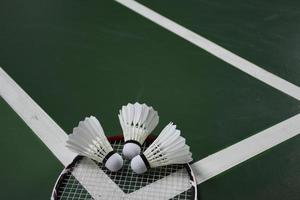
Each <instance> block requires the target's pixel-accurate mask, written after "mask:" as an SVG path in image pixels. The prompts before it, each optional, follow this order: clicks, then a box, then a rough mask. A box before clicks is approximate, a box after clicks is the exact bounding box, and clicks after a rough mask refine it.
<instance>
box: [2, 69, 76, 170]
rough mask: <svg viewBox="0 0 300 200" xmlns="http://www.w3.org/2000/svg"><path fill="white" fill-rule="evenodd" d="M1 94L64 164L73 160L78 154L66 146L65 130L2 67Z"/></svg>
mask: <svg viewBox="0 0 300 200" xmlns="http://www.w3.org/2000/svg"><path fill="white" fill-rule="evenodd" d="M0 95H1V97H2V98H3V99H4V100H5V101H6V102H7V103H8V104H9V105H10V107H11V108H12V109H13V110H14V111H15V112H16V113H17V114H18V115H19V116H20V117H21V118H22V119H23V120H24V121H25V123H26V124H27V125H28V126H29V127H30V128H31V129H32V131H33V132H34V133H35V134H36V135H37V136H38V137H39V138H40V139H41V140H42V141H43V143H44V144H45V145H46V146H47V147H48V149H50V151H52V153H53V154H54V155H55V156H56V157H57V159H58V160H59V161H60V162H61V163H62V164H63V165H64V166H67V165H68V164H70V163H71V162H72V160H73V159H74V157H75V156H76V155H75V154H74V153H72V152H71V151H69V150H68V149H67V148H66V147H65V142H66V140H67V135H66V134H65V132H64V131H63V130H62V129H61V128H60V127H59V126H58V125H57V124H56V123H55V121H54V120H53V119H51V117H49V115H48V114H47V113H46V112H45V111H44V110H43V109H42V108H41V107H40V106H39V105H38V104H37V103H36V102H34V101H33V100H32V98H31V97H30V96H29V95H28V94H27V93H26V92H25V91H24V90H23V89H22V88H21V87H20V86H19V85H18V84H17V83H16V82H15V81H14V80H13V79H12V78H11V77H9V75H8V74H6V72H5V71H4V70H3V69H2V68H1V67H0Z"/></svg>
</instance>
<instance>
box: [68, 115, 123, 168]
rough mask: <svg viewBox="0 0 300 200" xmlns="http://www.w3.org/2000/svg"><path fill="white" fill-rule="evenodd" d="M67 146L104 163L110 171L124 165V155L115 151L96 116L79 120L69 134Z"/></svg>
mask: <svg viewBox="0 0 300 200" xmlns="http://www.w3.org/2000/svg"><path fill="white" fill-rule="evenodd" d="M66 146H67V147H68V148H69V149H71V150H72V151H74V152H75V153H78V154H79V155H82V156H86V157H89V158H91V159H93V160H95V161H97V162H99V163H102V164H103V165H104V166H105V167H106V168H107V169H109V170H110V171H113V172H115V171H118V170H119V169H121V168H122V166H123V159H122V157H121V156H120V155H119V154H118V153H115V152H114V150H113V148H112V146H111V144H110V143H109V141H108V140H107V138H106V136H105V134H104V131H103V129H102V127H101V124H100V122H99V121H98V120H97V118H96V117H94V116H91V117H86V118H85V119H84V120H83V121H81V122H79V125H78V126H77V127H75V128H74V129H73V133H72V134H70V135H69V138H68V140H67V145H66Z"/></svg>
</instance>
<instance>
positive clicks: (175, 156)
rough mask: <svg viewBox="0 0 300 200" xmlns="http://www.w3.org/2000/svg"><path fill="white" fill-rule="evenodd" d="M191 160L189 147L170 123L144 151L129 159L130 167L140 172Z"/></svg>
mask: <svg viewBox="0 0 300 200" xmlns="http://www.w3.org/2000/svg"><path fill="white" fill-rule="evenodd" d="M192 160H193V159H192V153H191V152H190V147H189V146H188V145H186V143H185V139H184V138H183V137H182V136H181V135H180V130H178V129H176V125H173V124H172V123H170V124H168V125H167V126H166V127H165V128H164V129H163V130H162V132H161V133H160V135H159V136H158V137H157V138H156V139H155V140H154V142H153V143H152V144H151V145H150V146H149V147H148V148H147V149H146V151H145V152H144V153H142V154H140V155H138V156H136V157H134V158H133V159H132V160H131V168H132V170H133V171H134V172H136V173H138V174H141V173H144V172H146V171H147V168H154V167H159V166H165V165H171V164H184V163H189V162H191V161H192Z"/></svg>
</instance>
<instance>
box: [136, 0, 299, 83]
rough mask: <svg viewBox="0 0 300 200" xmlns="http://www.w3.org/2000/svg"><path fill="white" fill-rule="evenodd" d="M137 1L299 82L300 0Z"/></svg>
mask: <svg viewBox="0 0 300 200" xmlns="http://www.w3.org/2000/svg"><path fill="white" fill-rule="evenodd" d="M138 1H139V2H141V3H143V4H144V5H147V6H148V7H150V8H151V9H153V10H155V11H157V12H159V13H160V14H162V15H164V16H167V17H168V18H170V19H172V20H174V21H176V22H177V23H179V24H181V25H183V26H185V27H187V28H189V29H191V30H193V31H195V32H196V33H198V34H200V35H202V36H204V37H206V38H208V39H210V40H212V41H214V42H216V43H217V44H219V45H221V46H223V47H225V48H226V49H228V50H231V51H232V52H234V53H235V54H237V55H239V56H242V57H243V58H246V59H248V60H250V61H252V62H254V63H255V64H257V65H259V66H261V67H263V68H264V69H266V70H268V71H270V72H272V73H274V74H276V75H279V76H280V77H282V78H284V79H287V80H289V81H290V82H292V83H294V84H297V85H298V86H300V79H299V76H300V60H299V51H300V39H299V34H298V33H299V31H300V26H299V24H300V13H299V7H300V1H297V0H290V1H285V0H277V1H268V0H256V1H253V0H244V1H239V0H229V1H223V0H214V1H210V0H188V1H181V0H165V1H160V0H138Z"/></svg>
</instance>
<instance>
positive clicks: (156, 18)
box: [115, 0, 300, 100]
mask: <svg viewBox="0 0 300 200" xmlns="http://www.w3.org/2000/svg"><path fill="white" fill-rule="evenodd" d="M115 1H116V2H119V3H120V4H122V5H124V6H126V7H127V8H129V9H131V10H133V11H135V12H136V13H138V14H140V15H142V16H144V17H145V18H147V19H149V20H151V21H152V22H154V23H156V24H158V25H160V26H162V27H163V28H165V29H167V30H169V31H171V32H172V33H174V34H176V35H178V36H180V37H182V38H183V39H185V40H187V41H189V42H191V43H192V44H194V45H196V46H198V47H200V48H202V49H204V50H205V51H207V52H209V53H211V54H212V55H214V56H216V57H218V58H219V59H221V60H223V61H225V62H227V63H229V64H231V65H232V66H234V67H236V68H238V69H239V70H241V71H243V72H245V73H247V74H249V75H250V76H252V77H254V78H256V79H258V80H260V81H262V82H264V83H266V84H268V85H270V86H272V87H274V88H276V89H277V90H279V91H281V92H283V93H285V94H287V95H289V96H291V97H294V98H295V99H297V100H300V88H299V87H298V86H296V85H294V84H292V83H290V82H288V81H286V80H284V79H282V78H280V77H279V76H276V75H274V74H272V73H270V72H268V71H266V70H264V69H262V68H261V67H259V66H257V65H255V64H253V63H251V62H249V61H248V60H246V59H244V58H241V57H240V56H238V55H236V54H234V53H232V52H230V51H228V50H226V49H224V48H223V47H221V46H219V45H217V44H216V43H214V42H211V41H209V40H208V39H206V38H204V37H202V36H200V35H198V34H196V33H195V32H192V31H190V30H189V29H187V28H185V27H183V26H181V25H179V24H177V23H176V22H174V21H171V20H170V19H168V18H166V17H164V16H162V15H160V14H158V13H157V12H154V11H153V10H151V9H149V8H147V7H145V6H143V5H142V4H140V3H138V2H136V1H134V0H115Z"/></svg>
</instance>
